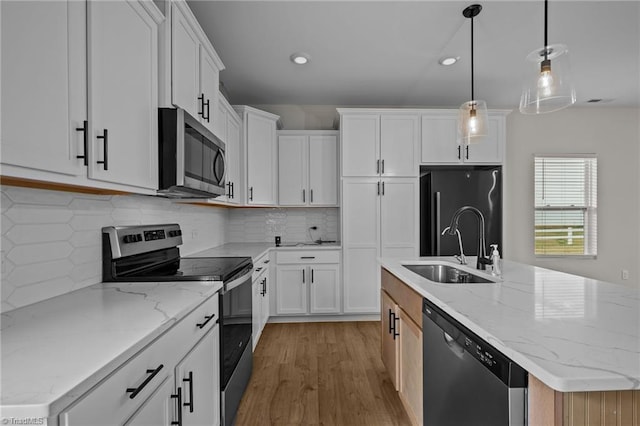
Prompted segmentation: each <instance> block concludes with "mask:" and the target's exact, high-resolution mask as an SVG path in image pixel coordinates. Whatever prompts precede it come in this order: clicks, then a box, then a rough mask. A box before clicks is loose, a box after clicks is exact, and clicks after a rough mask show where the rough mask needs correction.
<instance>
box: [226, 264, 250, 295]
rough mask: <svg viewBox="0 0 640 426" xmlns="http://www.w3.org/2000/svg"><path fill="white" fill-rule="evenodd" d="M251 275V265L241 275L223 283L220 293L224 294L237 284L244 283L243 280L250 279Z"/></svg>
mask: <svg viewBox="0 0 640 426" xmlns="http://www.w3.org/2000/svg"><path fill="white" fill-rule="evenodd" d="M252 275H253V267H251V269H249V272H247V273H246V274H244V275H242V276H241V277H239V278H236V279H235V280H233V281H229V282H228V283H225V284H224V286H223V287H222V294H225V293H226V292H228V291H231V290H233V289H234V288H236V287H238V286H239V285H241V284H244V282H245V281H247V280H249V281H251V276H252Z"/></svg>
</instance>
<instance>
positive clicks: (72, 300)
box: [1, 282, 221, 419]
mask: <svg viewBox="0 0 640 426" xmlns="http://www.w3.org/2000/svg"><path fill="white" fill-rule="evenodd" d="M220 288H221V284H220V283H215V284H214V283H206V282H181V283H176V282H162V283H157V282H150V283H102V284H95V285H92V286H90V287H86V288H83V289H80V290H76V291H73V292H71V293H67V294H65V295H62V296H58V297H54V298H52V299H48V300H44V301H42V302H39V303H35V304H33V305H28V306H25V307H22V308H19V309H15V310H13V311H9V312H5V313H3V314H2V326H1V327H2V340H1V342H2V349H1V351H2V357H1V359H2V380H1V386H2V398H1V409H2V417H3V418H4V419H7V418H11V417H14V418H27V417H50V416H55V415H57V414H58V412H60V411H61V410H62V409H64V408H65V407H66V406H68V405H69V404H70V403H71V402H73V401H74V400H75V399H77V398H78V397H79V396H81V395H82V394H84V393H85V392H86V391H88V390H89V389H90V388H91V387H93V386H94V385H96V384H97V383H98V382H99V381H100V380H102V379H103V378H105V377H107V376H108V375H109V374H110V373H111V372H112V371H114V370H115V369H116V368H117V367H118V366H119V365H121V364H122V363H124V362H125V361H127V360H128V359H129V358H131V357H132V356H133V355H134V354H135V353H137V352H138V351H139V350H141V349H142V348H144V347H145V346H146V345H147V344H149V343H151V342H152V341H153V340H154V339H155V338H157V337H158V336H160V335H161V334H162V333H164V332H165V331H166V330H168V329H169V328H170V327H171V326H172V325H173V324H174V323H176V322H177V321H179V320H180V319H182V318H183V317H185V316H186V315H187V314H188V313H189V312H191V311H192V310H193V309H195V308H196V307H197V306H198V305H200V304H201V303H202V302H204V301H205V300H207V299H208V298H209V297H210V296H212V295H213V294H214V293H216V292H217V291H218V290H220Z"/></svg>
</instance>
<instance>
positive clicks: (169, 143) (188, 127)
mask: <svg viewBox="0 0 640 426" xmlns="http://www.w3.org/2000/svg"><path fill="white" fill-rule="evenodd" d="M158 122H159V126H160V129H159V132H158V136H159V140H160V146H159V154H160V159H159V164H160V173H159V176H160V187H159V190H158V193H159V194H160V195H164V196H167V197H171V198H215V197H217V196H220V195H222V194H224V193H225V175H226V164H225V156H224V142H222V141H221V140H220V139H218V138H217V137H216V136H215V135H214V134H213V133H211V132H210V131H209V130H208V129H207V128H206V127H205V126H204V125H202V124H201V123H200V122H199V121H198V120H196V119H195V118H193V117H192V116H190V115H189V114H188V113H187V112H186V111H185V110H183V109H181V108H159V117H158Z"/></svg>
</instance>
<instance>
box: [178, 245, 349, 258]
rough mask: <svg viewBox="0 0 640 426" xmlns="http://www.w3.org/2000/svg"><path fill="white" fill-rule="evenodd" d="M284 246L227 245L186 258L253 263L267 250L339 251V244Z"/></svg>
mask: <svg viewBox="0 0 640 426" xmlns="http://www.w3.org/2000/svg"><path fill="white" fill-rule="evenodd" d="M283 244H286V245H285V246H279V247H276V246H275V245H274V244H270V243H227V244H223V245H221V246H218V247H213V248H210V249H207V250H203V251H199V252H196V253H192V254H189V255H186V257H212V256H220V257H227V256H228V257H232V256H251V258H253V261H254V262H255V261H256V260H257V259H259V258H260V257H262V256H263V255H264V254H266V253H267V251H269V250H277V251H289V250H336V249H340V248H341V245H340V243H323V244H308V243H286V242H285V243H283Z"/></svg>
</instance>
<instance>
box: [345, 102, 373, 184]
mask: <svg viewBox="0 0 640 426" xmlns="http://www.w3.org/2000/svg"><path fill="white" fill-rule="evenodd" d="M340 140H341V141H342V176H378V175H379V173H380V171H379V169H378V164H379V160H380V116H379V115H378V114H357V115H348V116H347V115H341V117H340Z"/></svg>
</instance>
